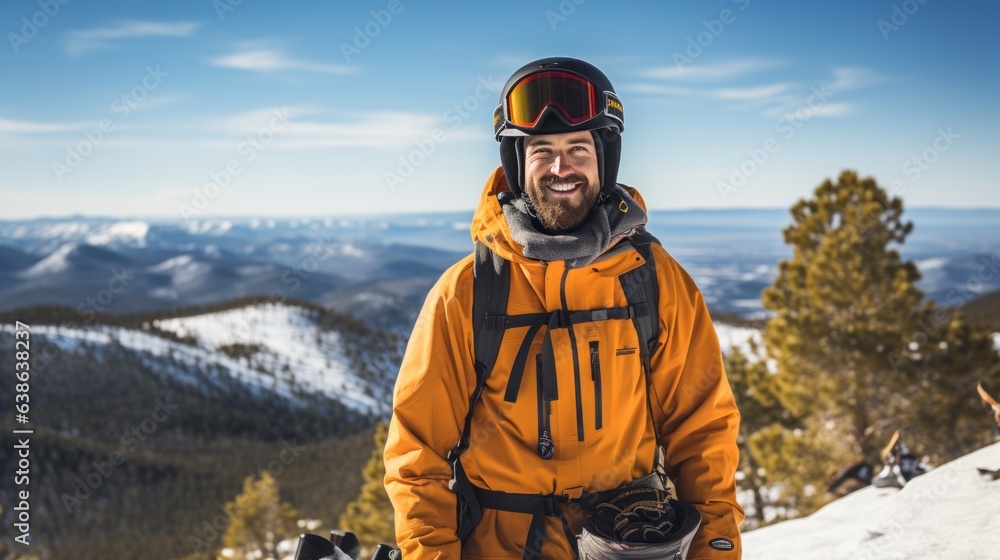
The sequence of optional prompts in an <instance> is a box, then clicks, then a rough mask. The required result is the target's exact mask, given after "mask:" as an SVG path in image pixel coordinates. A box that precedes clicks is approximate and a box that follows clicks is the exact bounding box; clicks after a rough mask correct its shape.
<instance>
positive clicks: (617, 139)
mask: <svg viewBox="0 0 1000 560" xmlns="http://www.w3.org/2000/svg"><path fill="white" fill-rule="evenodd" d="M590 133H591V135H592V136H593V137H594V149H595V151H596V155H597V176H598V177H599V178H600V181H601V194H600V202H604V201H605V200H607V198H608V197H609V196H611V192H612V191H613V190H614V188H615V185H616V184H617V182H618V166H619V163H620V161H621V154H622V142H621V134H620V133H619V132H618V131H617V130H615V129H613V128H602V129H600V130H592V131H590ZM500 163H501V164H502V165H503V173H504V175H505V176H506V177H507V185H508V186H509V187H510V190H511V192H512V193H513V194H514V196H515V197H517V198H521V197H522V196H523V195H524V194H525V191H524V169H525V165H524V137H523V136H502V137H501V138H500Z"/></svg>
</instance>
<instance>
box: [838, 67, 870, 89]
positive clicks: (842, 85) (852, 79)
mask: <svg viewBox="0 0 1000 560" xmlns="http://www.w3.org/2000/svg"><path fill="white" fill-rule="evenodd" d="M833 76H834V80H833V82H832V83H830V84H827V86H826V87H827V89H830V90H834V91H843V90H849V89H858V88H862V87H866V86H870V85H872V84H877V83H879V82H881V81H883V80H884V78H882V77H880V76H879V75H877V74H876V73H875V72H872V71H871V70H869V69H867V68H859V67H845V68H834V69H833Z"/></svg>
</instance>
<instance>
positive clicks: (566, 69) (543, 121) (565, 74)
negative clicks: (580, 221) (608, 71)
mask: <svg viewBox="0 0 1000 560" xmlns="http://www.w3.org/2000/svg"><path fill="white" fill-rule="evenodd" d="M553 77H555V78H557V79H559V78H567V79H566V80H563V83H568V84H569V85H570V87H569V89H570V90H571V91H568V92H567V91H565V90H564V89H562V88H558V87H554V88H548V87H539V88H537V89H536V90H535V91H531V92H527V93H525V94H524V96H523V97H525V98H526V99H527V101H528V105H529V107H528V109H526V110H521V111H519V112H520V113H523V115H529V116H527V117H524V116H523V115H522V116H521V117H520V118H521V119H523V120H519V118H518V116H517V115H512V114H511V112H512V111H511V107H510V103H509V102H510V96H511V92H512V90H514V89H515V87H516V86H517V87H518V89H519V90H520V89H521V88H522V86H523V85H524V84H530V83H532V82H533V81H540V80H541V79H543V78H544V79H549V78H553ZM574 82H579V87H578V88H577V89H574V87H575V84H574ZM524 89H527V88H524ZM525 111H527V112H525ZM528 119H531V120H530V122H529V121H528ZM581 130H589V131H591V133H592V134H593V136H594V147H595V148H596V151H597V165H598V175H599V177H600V179H601V195H600V196H601V200H604V199H606V198H607V196H608V195H609V194H610V193H611V191H612V189H614V186H615V184H616V183H617V180H618V165H619V163H620V161H621V133H622V131H624V130H625V114H624V111H623V109H622V103H621V100H620V99H618V95H617V94H616V93H615V88H614V86H612V85H611V80H609V79H608V77H607V76H605V75H604V72H601V71H600V70H599V69H597V67H595V66H594V65H592V64H590V63H588V62H584V61H582V60H579V59H576V58H568V57H551V58H543V59H540V60H536V61H534V62H529V63H528V64H525V65H524V66H522V67H521V68H519V69H518V70H517V71H516V72H514V74H513V75H512V76H511V77H510V79H508V80H507V83H506V84H504V87H503V90H502V91H501V92H500V104H499V105H498V106H497V108H496V110H495V111H494V112H493V133H494V137H495V138H496V140H497V141H498V142H500V162H501V164H502V165H503V170H504V175H506V176H507V185H508V186H509V187H510V190H511V192H512V193H513V194H514V196H517V197H520V196H521V195H522V194H523V193H524V137H525V136H531V135H539V134H561V133H565V132H577V131H581Z"/></svg>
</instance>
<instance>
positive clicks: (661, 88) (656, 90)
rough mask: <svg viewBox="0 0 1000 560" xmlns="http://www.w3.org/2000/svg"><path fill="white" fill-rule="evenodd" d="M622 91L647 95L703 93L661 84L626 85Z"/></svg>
mask: <svg viewBox="0 0 1000 560" xmlns="http://www.w3.org/2000/svg"><path fill="white" fill-rule="evenodd" d="M621 89H622V91H627V92H632V93H645V94H652V95H674V96H683V95H698V94H700V93H701V91H700V90H697V89H692V88H688V87H682V86H666V85H660V84H625V85H623V86H622V88H621Z"/></svg>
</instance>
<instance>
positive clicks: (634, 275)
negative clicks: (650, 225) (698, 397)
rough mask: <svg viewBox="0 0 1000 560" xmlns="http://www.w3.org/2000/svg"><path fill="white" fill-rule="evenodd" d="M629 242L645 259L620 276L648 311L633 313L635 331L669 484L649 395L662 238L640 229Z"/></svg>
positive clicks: (634, 301)
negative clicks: (656, 248)
mask: <svg viewBox="0 0 1000 560" xmlns="http://www.w3.org/2000/svg"><path fill="white" fill-rule="evenodd" d="M629 243H631V244H632V246H633V247H635V250H636V251H638V252H639V255H641V256H642V258H643V260H644V261H645V262H644V263H643V264H642V265H641V266H639V267H637V268H634V269H632V270H630V271H628V272H626V273H625V274H622V275H621V276H619V277H618V281H619V282H620V283H621V286H622V291H623V292H625V299H626V301H628V303H629V307H644V308H645V309H644V310H645V311H646V313H636V314H633V315H632V323H633V324H634V325H635V332H636V333H638V335H639V355H640V359H641V360H642V369H643V372H644V373H645V375H646V408H647V410H648V411H649V421H650V422H652V424H653V434H654V436H655V437H656V454H655V456H654V457H653V465H654V469H655V471H656V472H657V473H658V474H659V475H660V478H661V479H662V480H663V481H664V484H666V478H667V477H666V467H665V465H664V463H665V461H664V458H663V442H662V441H661V439H660V431H659V427H658V426H657V425H656V416H655V414H654V411H653V403H652V402H651V401H650V399H649V394H650V389H649V385H650V384H651V383H652V379H651V374H652V357H653V354H654V353H655V352H656V350H657V348H659V346H660V341H659V339H660V289H659V284H657V281H656V261H655V259H654V258H653V249H652V244H654V243H655V244H657V245H659V244H660V241H659V240H658V239H656V237H654V236H653V234H651V233H649V232H647V231H646V230H645V229H640V230H639V231H638V232H637V233H635V234H634V235H632V236H631V237H630V238H629Z"/></svg>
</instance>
